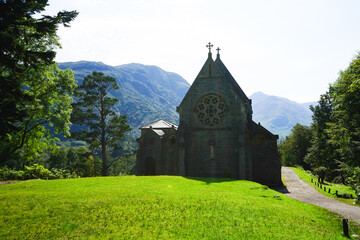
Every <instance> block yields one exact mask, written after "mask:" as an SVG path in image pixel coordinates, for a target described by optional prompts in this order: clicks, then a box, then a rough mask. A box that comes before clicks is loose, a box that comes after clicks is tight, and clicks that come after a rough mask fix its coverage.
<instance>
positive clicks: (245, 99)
mask: <svg viewBox="0 0 360 240" xmlns="http://www.w3.org/2000/svg"><path fill="white" fill-rule="evenodd" d="M215 64H216V65H217V66H218V67H219V69H220V70H221V72H222V73H223V75H224V77H225V78H226V80H228V82H229V83H230V85H231V86H232V88H233V89H234V91H235V93H236V94H237V95H238V96H239V97H240V98H241V100H242V101H243V102H244V103H249V102H250V100H249V98H248V97H247V96H246V94H245V93H244V92H243V90H242V89H241V88H240V86H239V84H238V83H237V82H236V80H235V79H234V77H233V76H232V75H231V73H230V72H229V70H228V69H227V68H226V66H225V64H224V63H223V62H222V61H221V59H220V55H219V54H218V55H217V58H216V60H215Z"/></svg>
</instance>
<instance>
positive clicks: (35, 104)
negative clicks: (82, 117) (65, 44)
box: [0, 65, 76, 167]
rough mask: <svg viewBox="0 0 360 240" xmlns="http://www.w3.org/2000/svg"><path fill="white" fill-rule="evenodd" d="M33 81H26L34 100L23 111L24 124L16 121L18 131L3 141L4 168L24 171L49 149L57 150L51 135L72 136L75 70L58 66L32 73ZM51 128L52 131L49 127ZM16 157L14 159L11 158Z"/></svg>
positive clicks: (26, 87)
mask: <svg viewBox="0 0 360 240" xmlns="http://www.w3.org/2000/svg"><path fill="white" fill-rule="evenodd" d="M29 72H31V77H28V78H27V79H26V80H23V87H24V90H23V92H26V94H27V96H29V97H30V98H31V101H30V100H29V101H27V102H26V105H24V106H22V107H21V109H22V111H23V112H25V113H26V115H27V116H26V117H23V118H22V119H21V121H13V124H15V125H16V126H17V131H16V132H15V131H13V132H12V133H11V134H7V135H6V137H3V138H2V139H1V140H2V142H1V145H2V147H0V149H1V150H2V151H1V152H0V156H1V157H2V159H3V160H6V161H4V162H1V165H8V166H11V167H20V166H22V164H23V163H24V162H25V163H32V162H31V161H32V160H34V159H36V158H38V157H39V156H40V154H41V153H42V152H43V151H44V150H45V149H49V148H56V145H55V142H56V141H57V138H54V137H53V136H52V134H51V133H50V129H52V130H53V131H54V132H55V133H57V134H59V133H63V134H65V135H69V130H70V114H71V111H72V107H71V103H72V97H71V96H70V94H72V93H73V91H74V89H75V86H76V83H75V80H74V76H73V73H72V72H71V70H60V69H58V68H57V66H56V65H52V66H50V67H46V69H45V68H43V69H42V71H29ZM46 125H48V126H49V127H46ZM11 154H13V156H12V155H11Z"/></svg>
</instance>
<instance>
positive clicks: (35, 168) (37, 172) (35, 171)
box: [0, 164, 78, 181]
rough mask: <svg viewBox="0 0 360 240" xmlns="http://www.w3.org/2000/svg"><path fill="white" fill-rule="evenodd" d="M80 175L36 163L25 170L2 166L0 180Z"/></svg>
mask: <svg viewBox="0 0 360 240" xmlns="http://www.w3.org/2000/svg"><path fill="white" fill-rule="evenodd" d="M77 177H78V176H77V175H76V174H75V173H73V174H71V173H70V172H69V171H67V170H64V169H57V168H52V169H51V170H49V169H46V168H45V167H44V166H42V165H39V164H34V165H32V166H25V170H24V171H16V170H14V169H10V168H7V167H4V168H0V181H7V180H27V179H44V180H48V179H65V178H77Z"/></svg>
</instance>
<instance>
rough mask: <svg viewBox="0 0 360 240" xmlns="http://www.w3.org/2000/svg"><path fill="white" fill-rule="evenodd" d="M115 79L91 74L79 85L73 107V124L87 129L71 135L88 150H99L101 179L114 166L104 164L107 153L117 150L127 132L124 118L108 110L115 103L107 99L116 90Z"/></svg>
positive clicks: (127, 127) (98, 73)
mask: <svg viewBox="0 0 360 240" xmlns="http://www.w3.org/2000/svg"><path fill="white" fill-rule="evenodd" d="M118 88H119V86H118V85H117V83H116V80H115V78H113V77H109V76H105V75H104V74H103V73H100V72H93V73H92V75H88V76H86V77H85V78H84V80H83V82H82V84H81V85H80V86H78V88H77V90H76V93H75V97H76V98H77V102H76V103H75V104H73V107H74V111H73V114H72V122H73V123H75V124H79V125H83V126H86V127H87V128H88V129H85V130H82V131H79V132H74V133H73V136H74V137H75V138H77V139H80V140H84V141H86V142H87V143H89V144H90V148H91V149H93V150H95V149H100V151H101V160H102V171H101V174H102V175H103V176H106V175H107V171H108V168H109V167H110V166H111V165H112V164H113V163H114V162H111V163H108V162H107V156H106V154H107V150H109V149H117V148H119V141H120V140H121V139H122V138H123V137H124V135H125V133H126V132H127V131H129V130H131V129H130V126H129V125H128V124H127V120H126V115H117V114H116V113H115V112H114V111H113V110H111V108H112V107H113V106H114V105H115V103H116V102H117V101H118V99H116V98H111V97H109V92H110V91H111V90H115V89H118Z"/></svg>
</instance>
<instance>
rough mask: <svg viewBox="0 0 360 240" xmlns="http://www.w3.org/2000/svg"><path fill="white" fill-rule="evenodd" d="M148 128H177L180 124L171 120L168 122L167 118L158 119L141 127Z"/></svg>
mask: <svg viewBox="0 0 360 240" xmlns="http://www.w3.org/2000/svg"><path fill="white" fill-rule="evenodd" d="M147 128H152V129H158V130H161V129H164V128H165V129H166V128H175V129H177V128H178V126H177V125H175V124H173V123H171V122H168V121H165V120H162V119H160V120H157V121H155V122H152V123H149V124H147V125H145V126H143V127H141V128H140V129H147Z"/></svg>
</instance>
